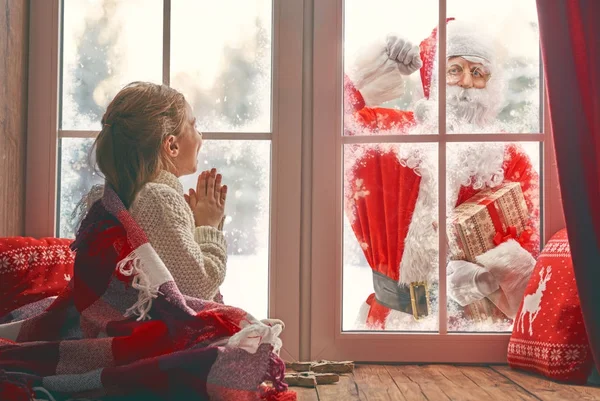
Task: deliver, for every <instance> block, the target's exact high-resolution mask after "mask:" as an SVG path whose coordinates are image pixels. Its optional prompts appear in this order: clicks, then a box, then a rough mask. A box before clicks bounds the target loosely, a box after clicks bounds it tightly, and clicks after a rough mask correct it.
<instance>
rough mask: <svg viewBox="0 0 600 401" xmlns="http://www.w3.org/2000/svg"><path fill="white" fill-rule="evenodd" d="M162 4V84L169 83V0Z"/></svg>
mask: <svg viewBox="0 0 600 401" xmlns="http://www.w3.org/2000/svg"><path fill="white" fill-rule="evenodd" d="M163 4H164V6H163V65H162V68H163V84H164V85H170V83H171V0H164V3H163Z"/></svg>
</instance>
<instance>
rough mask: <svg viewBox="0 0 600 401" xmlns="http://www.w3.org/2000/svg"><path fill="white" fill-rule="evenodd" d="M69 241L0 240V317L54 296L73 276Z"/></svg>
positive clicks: (24, 238) (13, 238)
mask: <svg viewBox="0 0 600 401" xmlns="http://www.w3.org/2000/svg"><path fill="white" fill-rule="evenodd" d="M72 242H73V240H70V239H60V238H40V239H36V238H31V237H8V238H0V317H2V316H5V315H6V314H7V313H9V312H11V311H13V310H15V309H17V308H19V307H21V306H23V305H26V304H29V303H31V302H35V301H39V300H40V299H43V298H46V297H51V296H55V295H58V293H59V292H60V291H61V290H62V289H64V288H65V286H66V285H67V284H68V282H69V280H70V279H71V276H72V274H73V264H74V254H73V252H72V251H71V249H70V248H69V246H70V245H71V243H72Z"/></svg>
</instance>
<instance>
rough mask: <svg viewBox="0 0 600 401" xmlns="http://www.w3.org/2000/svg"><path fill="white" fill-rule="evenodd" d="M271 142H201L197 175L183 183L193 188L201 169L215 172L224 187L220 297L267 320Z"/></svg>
mask: <svg viewBox="0 0 600 401" xmlns="http://www.w3.org/2000/svg"><path fill="white" fill-rule="evenodd" d="M270 159H271V144H270V141H244V140H236V141H220V140H211V141H205V142H204V144H203V145H202V149H201V150H200V154H199V156H198V172H197V173H196V174H194V175H189V176H185V177H182V178H181V182H182V184H183V187H184V190H188V189H189V188H195V187H196V182H197V178H198V175H199V174H200V173H201V172H202V171H203V170H210V169H211V168H213V167H214V168H216V169H217V170H218V171H219V172H220V173H221V174H223V183H224V184H227V187H228V193H227V204H226V207H225V214H226V215H227V218H226V220H225V227H224V231H225V238H226V240H227V250H228V260H227V276H226V277H225V282H224V283H223V285H222V286H221V292H222V294H223V297H224V299H225V302H226V303H227V304H228V305H235V306H239V307H242V308H244V310H246V311H248V312H249V313H251V314H252V315H253V316H255V317H257V318H266V317H267V308H268V299H269V298H268V295H269V275H268V272H269V210H270V198H269V196H270V177H271V170H270Z"/></svg>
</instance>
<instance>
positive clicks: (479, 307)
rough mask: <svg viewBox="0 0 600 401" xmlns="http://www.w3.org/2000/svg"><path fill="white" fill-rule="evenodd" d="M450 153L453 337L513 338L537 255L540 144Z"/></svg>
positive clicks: (465, 147) (460, 147)
mask: <svg viewBox="0 0 600 401" xmlns="http://www.w3.org/2000/svg"><path fill="white" fill-rule="evenodd" d="M447 146H448V147H447V149H448V151H447V163H448V164H447V180H446V189H447V192H446V195H447V201H446V202H447V203H446V210H447V211H448V220H447V229H448V238H449V247H448V260H449V263H448V268H447V283H448V309H449V311H448V319H449V327H448V329H449V331H463V332H464V331H479V332H481V331H487V332H495V331H510V330H511V329H512V319H513V318H514V314H515V313H516V312H517V309H518V307H519V304H520V302H521V300H522V298H523V292H524V291H525V287H524V286H527V282H528V281H529V275H530V274H531V270H532V269H533V265H534V264H535V258H537V256H538V255H539V251H540V183H539V171H540V160H539V154H540V144H539V143H538V142H527V143H502V142H499V143H452V144H448V145H447ZM490 188H493V191H492V190H490ZM484 191H485V192H484Z"/></svg>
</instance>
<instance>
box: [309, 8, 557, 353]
mask: <svg viewBox="0 0 600 401" xmlns="http://www.w3.org/2000/svg"><path fill="white" fill-rule="evenodd" d="M343 16H344V0H320V1H318V2H315V12H314V26H315V31H314V37H315V40H314V43H315V44H314V63H313V71H314V84H313V91H314V100H313V101H314V104H313V110H314V118H313V136H314V140H313V148H312V150H313V163H312V170H313V171H314V172H318V173H315V174H313V188H312V192H313V212H312V253H311V265H312V281H311V291H312V299H311V310H312V312H313V313H312V315H311V346H310V358H311V359H314V360H319V359H330V360H356V361H378V362H429V363H432V362H440V363H506V349H507V346H508V341H509V338H510V333H483V334H477V333H449V332H448V331H447V324H446V322H447V310H446V307H443V306H442V305H446V304H447V293H446V292H447V289H446V257H447V256H446V231H445V230H442V231H440V232H441V233H443V235H440V236H439V255H440V269H439V289H440V290H439V291H440V292H439V302H440V312H439V320H440V326H439V332H437V333H409V332H402V333H399V332H344V331H342V319H341V317H342V289H343V281H342V280H343V279H342V277H343V276H342V273H343V254H342V246H343V219H344V215H343V213H344V212H343V210H344V209H343V197H342V194H343V163H342V160H343V146H344V145H345V144H350V143H361V142H366V143H380V142H398V143H402V142H429V143H437V144H438V145H439V148H438V156H439V158H438V162H439V177H440V178H442V177H444V176H445V169H446V167H445V166H446V144H447V143H453V142H465V141H473V140H476V141H478V142H479V141H486V142H489V141H507V142H518V141H538V142H540V143H541V145H540V161H541V166H540V186H541V198H540V207H541V208H543V214H542V215H543V220H542V221H541V222H540V227H541V230H542V232H541V234H542V241H544V243H545V241H547V239H549V238H550V236H551V235H552V234H553V233H555V232H556V231H558V230H559V229H561V228H563V227H564V226H565V225H564V218H563V215H562V206H561V202H560V193H559V191H558V178H557V172H556V168H555V166H556V163H555V157H554V148H553V144H552V136H551V131H550V121H549V116H548V106H547V101H546V100H547V99H546V94H545V91H544V89H543V88H542V89H541V95H540V96H541V98H540V99H541V105H542V107H543V114H542V117H541V118H540V122H541V128H542V132H541V133H537V134H536V133H533V134H493V133H487V134H477V136H476V137H474V134H451V135H449V134H447V133H446V132H445V129H446V104H445V102H440V104H439V106H438V107H439V121H438V126H439V135H405V136H398V135H388V136H386V135H378V136H377V137H376V139H375V138H374V137H360V136H357V137H348V136H343V95H342V94H343V40H344V38H343V18H344V17H343ZM445 21H446V0H439V20H438V26H439V29H438V35H439V40H440V46H439V48H440V58H441V59H443V58H445V53H446V24H445ZM541 61H542V60H541V58H540V63H541ZM444 68H445V66H444V63H440V65H439V66H438V69H439V70H438V74H439V76H445V71H444ZM541 69H542V67H540V70H541ZM540 72H542V71H540ZM541 76H542V75H541ZM542 77H543V76H542ZM542 87H543V85H542ZM445 92H446V87H445V85H441V86H440V95H439V96H440V98H441V99H444V98H445ZM438 191H439V193H440V194H445V193H446V182H445V179H439V180H438ZM445 209H446V204H445V202H439V215H438V221H439V225H440V227H445V224H446V210H445ZM332 284H333V286H332ZM332 287H333V288H332Z"/></svg>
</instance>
